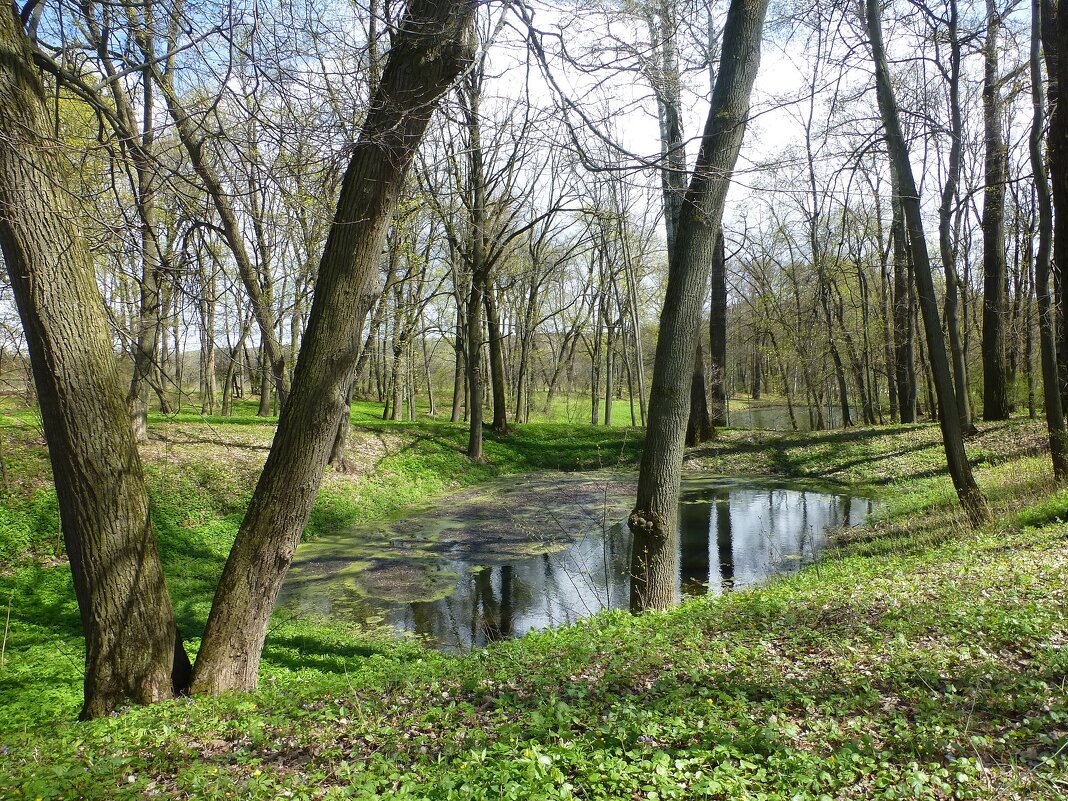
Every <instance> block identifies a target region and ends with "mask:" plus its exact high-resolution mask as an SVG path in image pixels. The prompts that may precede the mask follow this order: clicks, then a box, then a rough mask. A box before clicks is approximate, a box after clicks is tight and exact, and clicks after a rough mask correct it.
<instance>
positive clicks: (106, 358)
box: [0, 6, 189, 718]
mask: <svg viewBox="0 0 1068 801" xmlns="http://www.w3.org/2000/svg"><path fill="white" fill-rule="evenodd" d="M50 132H51V121H50V120H49V116H48V112H47V106H46V100H45V90H44V87H43V85H42V84H41V81H40V79H39V78H38V73H37V70H36V68H35V67H34V66H33V63H32V58H31V54H30V49H29V45H28V43H27V41H26V39H25V36H24V34H23V32H22V28H21V23H20V21H19V18H18V16H17V13H16V11H15V9H14V7H12V6H8V7H7V8H6V9H4V10H3V11H0V248H2V251H3V255H4V261H5V262H6V264H7V269H8V274H9V275H10V278H11V286H12V289H13V292H14V295H15V302H16V304H17V306H18V310H19V315H20V317H21V318H22V323H23V326H24V329H25V332H26V343H27V346H28V348H29V352H30V362H31V364H32V369H33V375H34V383H35V385H36V388H37V396H38V400H39V403H40V408H41V417H42V419H43V421H44V428H45V434H46V439H47V441H48V453H49V457H50V459H51V463H52V473H53V478H54V481H55V487H56V495H57V497H58V500H59V512H60V520H61V521H62V528H63V541H64V544H65V546H66V549H67V556H68V558H69V560H70V567H71V573H72V574H73V577H74V591H75V595H76V597H77V599H78V608H79V610H80V612H81V618H82V628H83V630H84V633H85V682H84V704H83V706H82V712H81V714H82V717H83V718H94V717H99V716H101V715H106V714H108V713H109V712H111V711H112V710H114V709H115V708H116V707H117V706H118V705H119V704H121V703H123V702H126V701H133V702H135V703H150V702H153V701H159V700H162V699H164V698H169V697H171V696H172V695H173V694H174V693H175V691H176V690H178V691H181V690H183V689H184V687H185V684H186V683H187V681H188V667H189V661H188V659H186V657H185V651H184V650H183V649H182V648H181V645H180V641H179V640H178V636H177V632H176V629H175V623H174V611H173V609H172V607H171V601H170V597H169V596H168V594H167V587H166V584H165V582H164V579H163V571H162V568H161V566H160V561H159V555H158V554H157V551H156V541H155V537H154V535H153V533H152V524H151V521H150V519H149V516H148V496H147V494H146V492H145V484H144V479H143V477H142V472H141V460H140V457H139V456H138V453H137V445H136V443H135V442H134V437H133V431H132V429H131V427H130V420H129V416H128V414H127V408H126V403H125V399H124V392H123V387H122V382H121V379H120V377H119V374H118V368H117V364H116V360H115V354H114V352H113V350H112V343H111V336H110V334H109V332H108V328H107V323H106V317H105V313H104V308H103V305H102V302H101V299H100V294H99V292H98V289H97V285H96V278H95V275H94V272H93V265H92V260H91V258H90V256H89V250H88V246H87V244H86V242H85V240H84V239H83V238H82V236H81V233H80V232H79V231H78V230H77V228H76V226H75V224H74V220H75V218H76V211H75V209H74V208H73V207H72V204H71V203H70V201H69V199H68V198H69V195H68V192H67V191H66V190H65V189H64V187H63V185H62V184H63V176H64V174H65V170H66V167H65V165H63V164H61V162H60V158H59V156H58V150H59V148H58V147H57V145H56V142H55V141H54V140H53V139H52V138H51V133H50ZM176 644H177V646H178V647H177V648H176ZM176 685H177V686H176Z"/></svg>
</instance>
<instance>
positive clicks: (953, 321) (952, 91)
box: [938, 0, 975, 434]
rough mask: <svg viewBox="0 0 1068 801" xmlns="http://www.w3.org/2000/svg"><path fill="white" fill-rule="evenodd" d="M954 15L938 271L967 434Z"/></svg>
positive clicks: (953, 19)
mask: <svg viewBox="0 0 1068 801" xmlns="http://www.w3.org/2000/svg"><path fill="white" fill-rule="evenodd" d="M957 20H958V14H957V2H956V0H950V4H949V48H950V56H949V58H950V65H949V116H950V146H949V165H948V167H947V174H946V182H945V184H944V185H943V187H942V197H941V202H940V204H939V207H938V249H939V255H940V257H941V259H942V271H943V272H944V273H945V277H946V297H945V305H944V308H945V315H946V329H947V330H948V333H949V350H950V354H951V357H952V359H953V386H954V398H955V402H956V404H957V414H958V416H959V417H960V424H961V431H962V432H963V433H965V434H971V433H972V432H974V430H975V425H974V424H973V422H972V407H971V399H970V397H969V395H968V362H967V359H966V358H965V354H964V345H963V343H962V342H961V326H960V322H959V319H958V315H957V307H958V305H959V296H960V280H959V278H958V277H957V242H956V241H955V237H954V234H953V217H954V205H955V204H956V202H957V194H958V191H957V190H958V187H959V185H960V171H961V152H962V139H963V136H964V123H963V120H962V118H961V108H960V79H961V78H960V73H961V43H960V37H959V36H958V21H957Z"/></svg>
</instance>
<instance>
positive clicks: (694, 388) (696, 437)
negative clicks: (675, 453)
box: [686, 337, 712, 448]
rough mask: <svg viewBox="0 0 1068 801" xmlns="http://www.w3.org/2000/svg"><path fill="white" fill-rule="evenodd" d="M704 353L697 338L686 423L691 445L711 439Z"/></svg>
mask: <svg viewBox="0 0 1068 801" xmlns="http://www.w3.org/2000/svg"><path fill="white" fill-rule="evenodd" d="M704 372H705V353H704V348H703V347H702V346H701V339H700V337H698V339H697V357H696V360H695V363H694V368H693V380H692V381H691V382H690V418H689V420H688V422H687V423H686V445H687V447H691V448H692V447H693V446H695V445H700V444H701V443H702V442H705V441H707V440H710V439H712V421H711V420H710V419H709V416H708V399H707V398H706V397H705V382H704Z"/></svg>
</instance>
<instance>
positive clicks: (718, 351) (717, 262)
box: [708, 227, 727, 428]
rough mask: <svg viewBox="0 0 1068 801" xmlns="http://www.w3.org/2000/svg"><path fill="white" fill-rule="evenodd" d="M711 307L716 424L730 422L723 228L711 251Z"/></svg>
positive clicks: (711, 418)
mask: <svg viewBox="0 0 1068 801" xmlns="http://www.w3.org/2000/svg"><path fill="white" fill-rule="evenodd" d="M710 281H711V284H712V308H711V310H710V312H709V317H708V340H709V342H708V344H709V361H710V362H711V367H712V376H711V378H710V380H709V383H710V384H711V387H712V408H711V410H710V414H709V423H710V425H711V426H712V427H713V428H715V427H717V426H718V427H724V426H726V425H727V254H726V250H725V245H724V242H723V229H722V227H721V228H720V230H719V231H718V232H717V233H716V247H715V249H714V250H713V252H712V274H711V276H710Z"/></svg>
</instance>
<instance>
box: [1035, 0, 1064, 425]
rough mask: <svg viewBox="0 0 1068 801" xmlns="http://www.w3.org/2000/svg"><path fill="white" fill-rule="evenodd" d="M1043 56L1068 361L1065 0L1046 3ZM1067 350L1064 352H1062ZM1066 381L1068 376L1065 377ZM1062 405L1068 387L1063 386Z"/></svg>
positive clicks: (1055, 251) (1057, 263)
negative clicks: (1047, 89)
mask: <svg viewBox="0 0 1068 801" xmlns="http://www.w3.org/2000/svg"><path fill="white" fill-rule="evenodd" d="M1041 36H1042V52H1043V54H1044V55H1045V57H1046V76H1047V78H1048V79H1049V95H1048V96H1049V106H1050V115H1049V128H1048V130H1047V133H1046V143H1047V147H1048V149H1049V155H1048V158H1049V177H1050V187H1051V200H1052V205H1053V260H1052V266H1053V273H1054V275H1057V276H1059V277H1060V288H1059V294H1060V310H1061V319H1060V326H1061V336H1060V345H1059V349H1058V357H1059V358H1060V359H1061V360H1062V361H1063V360H1064V359H1066V358H1068V313H1066V310H1068V280H1065V276H1068V8H1065V5H1064V0H1042V25H1041ZM1062 349H1063V350H1062ZM1060 378H1061V381H1062V382H1063V381H1065V380H1066V378H1068V376H1063V375H1062V376H1061V377H1060ZM1060 391H1061V403H1062V405H1063V404H1064V402H1065V397H1066V396H1068V386H1066V385H1064V384H1063V383H1062V385H1061V386H1060Z"/></svg>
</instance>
